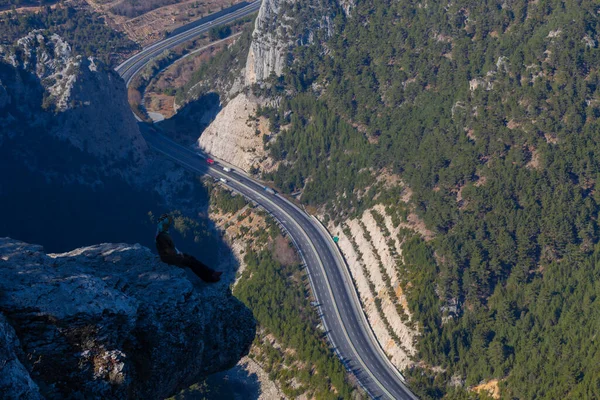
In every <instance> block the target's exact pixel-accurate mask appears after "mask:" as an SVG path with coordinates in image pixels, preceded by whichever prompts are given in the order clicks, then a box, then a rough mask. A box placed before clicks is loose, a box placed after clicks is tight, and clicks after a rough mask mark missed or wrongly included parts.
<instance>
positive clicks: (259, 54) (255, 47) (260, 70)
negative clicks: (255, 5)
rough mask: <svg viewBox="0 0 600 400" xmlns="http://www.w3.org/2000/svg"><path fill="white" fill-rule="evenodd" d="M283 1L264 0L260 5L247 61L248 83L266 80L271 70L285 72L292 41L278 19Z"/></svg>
mask: <svg viewBox="0 0 600 400" xmlns="http://www.w3.org/2000/svg"><path fill="white" fill-rule="evenodd" d="M291 2H292V1H290V3H291ZM282 3H285V0H264V1H263V2H262V4H261V6H260V10H259V11H258V16H257V17H256V23H255V27H254V33H253V40H252V44H251V45H250V51H249V53H248V59H247V61H246V85H251V84H253V83H256V82H258V81H262V80H264V79H265V78H267V77H268V76H269V74H271V72H273V73H275V75H281V73H282V72H283V67H284V66H285V63H286V57H287V52H288V50H289V48H290V46H291V42H289V41H288V40H285V39H284V36H285V31H284V28H283V27H282V25H281V24H279V23H278V21H277V20H278V19H279V18H280V17H281V16H280V15H279V13H280V10H281V4H282Z"/></svg>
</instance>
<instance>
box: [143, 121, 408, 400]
mask: <svg viewBox="0 0 600 400" xmlns="http://www.w3.org/2000/svg"><path fill="white" fill-rule="evenodd" d="M142 130H143V133H144V137H145V139H146V141H147V142H148V144H149V145H150V146H151V147H152V148H153V149H155V150H157V151H159V152H160V153H162V154H164V155H165V156H167V157H168V158H170V159H172V160H173V161H175V162H177V163H178V164H180V165H182V166H184V167H185V168H187V169H188V170H191V171H193V172H196V173H199V174H203V175H209V176H211V177H213V178H215V179H219V180H220V179H225V180H226V182H222V181H221V182H222V183H224V184H226V185H227V186H229V187H230V188H232V189H234V190H235V191H237V192H239V193H240V194H242V195H244V196H245V197H247V198H248V199H250V200H252V201H253V202H255V203H256V204H258V205H259V206H261V207H263V208H264V209H265V210H266V211H268V212H269V213H270V214H271V215H273V217H275V218H276V219H277V221H278V222H279V223H280V225H281V226H283V228H284V229H285V230H286V231H287V232H288V233H289V234H290V236H291V238H292V240H293V241H294V243H295V244H296V246H297V248H298V250H299V251H300V253H301V255H302V258H303V260H304V262H305V264H306V267H307V268H308V272H309V276H310V281H311V285H312V287H313V291H314V293H315V297H316V298H317V303H318V308H319V311H320V314H321V318H322V319H323V321H324V326H325V329H326V330H327V334H328V336H329V339H330V342H331V345H332V346H333V347H334V349H335V351H336V353H337V354H338V356H339V357H340V358H341V359H342V362H343V363H344V365H345V366H346V368H348V369H349V370H350V371H352V372H353V374H354V375H355V376H356V377H357V378H358V380H359V381H360V383H361V384H362V386H363V387H364V388H365V389H366V390H367V392H368V393H369V395H370V396H371V397H373V398H382V399H390V398H391V399H416V397H415V396H414V395H413V394H412V393H411V392H410V391H409V390H408V389H407V388H406V386H405V385H404V383H403V379H402V377H401V375H400V374H399V373H398V371H397V370H396V369H395V368H394V367H393V366H392V365H391V363H390V362H389V361H388V359H387V357H386V356H385V354H384V353H383V351H382V350H381V348H380V347H379V345H378V343H377V341H376V339H375V337H374V335H373V333H372V331H371V329H370V327H369V326H368V324H367V322H366V320H365V318H364V314H363V312H362V310H361V308H360V305H359V303H358V298H357V293H356V291H355V289H354V286H353V284H352V281H351V278H350V276H349V274H348V271H347V268H346V266H345V265H344V261H343V260H342V259H341V256H340V255H339V251H338V249H337V248H336V245H335V243H334V242H333V240H332V239H331V237H330V236H329V234H328V233H327V232H326V231H325V229H324V228H323V227H322V226H321V225H320V224H319V223H318V221H316V220H315V219H314V218H313V217H310V216H309V215H307V214H306V213H305V212H304V211H302V210H300V209H299V208H298V207H297V206H295V205H294V204H292V203H290V202H289V201H288V200H286V199H285V198H283V197H282V196H280V195H278V194H271V193H269V192H267V191H265V188H264V186H262V185H261V184H260V183H259V182H257V181H255V180H253V179H252V178H250V177H249V176H247V175H246V174H244V173H243V172H240V171H238V170H235V167H232V166H230V165H229V164H226V163H222V162H218V161H216V162H215V163H214V164H213V165H209V164H208V163H207V162H206V158H207V155H206V154H204V153H202V152H200V151H193V150H191V149H189V148H186V147H183V146H181V145H179V144H177V143H175V142H173V141H171V140H170V139H168V138H166V137H164V136H162V135H161V134H160V133H158V131H156V130H154V128H143V129H142ZM224 167H229V168H231V171H230V172H226V171H224V170H223V168H224Z"/></svg>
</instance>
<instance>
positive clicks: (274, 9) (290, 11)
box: [246, 0, 339, 85]
mask: <svg viewBox="0 0 600 400" xmlns="http://www.w3.org/2000/svg"><path fill="white" fill-rule="evenodd" d="M338 12H339V6H338V5H337V4H336V3H335V2H329V1H327V0H310V1H308V2H306V3H302V4H301V5H299V3H298V2H297V1H295V0H264V1H263V2H262V4H261V6H260V10H259V12H258V16H257V17H256V23H255V27H254V32H253V34H252V38H253V39H252V44H251V45H250V51H249V52H248V58H247V60H246V85H252V84H254V83H256V82H260V81H262V80H264V79H266V78H267V77H268V76H269V75H270V74H271V73H274V74H275V75H277V76H279V75H281V74H282V72H283V69H284V68H285V67H286V66H287V65H288V63H289V62H291V61H292V59H293V57H292V50H293V48H294V47H296V46H303V45H306V44H311V43H314V42H317V43H319V42H321V41H322V40H323V39H326V38H328V37H330V36H331V35H332V34H333V23H332V21H333V18H334V17H335V15H336V13H338Z"/></svg>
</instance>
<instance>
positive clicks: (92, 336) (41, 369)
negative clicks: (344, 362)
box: [0, 238, 256, 399]
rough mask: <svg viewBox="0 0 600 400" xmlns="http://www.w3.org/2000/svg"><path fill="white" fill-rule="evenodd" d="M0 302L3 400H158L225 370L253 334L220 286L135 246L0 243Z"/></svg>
mask: <svg viewBox="0 0 600 400" xmlns="http://www.w3.org/2000/svg"><path fill="white" fill-rule="evenodd" d="M0 294H1V295H0V311H1V312H2V313H3V314H4V315H5V316H6V319H5V318H4V317H1V318H0V358H1V359H0V370H1V373H0V377H1V378H0V389H3V396H5V397H3V398H39V395H38V394H37V393H38V392H37V387H39V392H40V393H41V394H42V395H43V396H44V397H46V398H49V399H59V398H113V399H123V398H147V399H158V398H165V397H168V396H170V395H173V394H174V393H175V392H176V391H177V390H178V389H180V388H182V387H185V386H186V385H190V384H193V383H195V382H196V381H197V380H198V379H200V378H202V377H204V376H206V375H208V374H211V373H214V372H217V371H221V370H225V369H227V368H231V367H232V366H233V365H235V364H236V363H237V362H238V361H239V360H240V358H241V357H243V356H244V355H245V354H247V352H248V349H249V347H250V344H251V343H252V340H253V339H254V335H255V329H256V328H255V321H254V319H253V317H252V314H251V312H250V311H249V310H248V309H247V308H246V307H245V306H244V305H243V304H242V303H241V302H240V301H238V300H237V299H235V298H234V297H232V296H231V293H230V291H229V289H228V288H227V286H226V284H224V283H223V284H212V285H208V284H205V283H203V282H201V281H199V280H198V278H196V277H195V276H194V275H193V274H191V272H189V271H186V270H183V269H180V268H177V267H173V266H169V265H166V264H164V263H162V262H160V260H159V259H158V258H157V257H156V256H154V255H153V254H152V253H151V252H150V251H149V250H148V249H147V248H145V247H142V246H140V245H126V244H101V245H96V246H90V247H85V248H80V249H77V250H74V251H71V252H68V253H63V254H45V253H44V252H43V250H42V248H41V246H35V245H29V244H27V243H23V242H19V241H15V240H12V239H9V238H4V239H0ZM0 315H2V314H0ZM7 321H8V323H7ZM13 328H14V331H13ZM15 332H16V335H15V334H14V333H15ZM17 338H18V339H17ZM7 382H8V384H7ZM11 382H14V383H15V384H12V383H11ZM36 385H37V386H36ZM36 396H37V397H36Z"/></svg>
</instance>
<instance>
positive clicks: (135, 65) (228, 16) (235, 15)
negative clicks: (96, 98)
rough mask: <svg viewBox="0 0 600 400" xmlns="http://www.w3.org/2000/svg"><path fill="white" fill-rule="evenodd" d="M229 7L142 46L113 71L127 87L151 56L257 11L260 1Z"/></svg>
mask: <svg viewBox="0 0 600 400" xmlns="http://www.w3.org/2000/svg"><path fill="white" fill-rule="evenodd" d="M230 8H231V9H233V11H232V12H230V13H225V14H224V15H221V16H219V17H218V18H214V19H212V18H210V16H209V17H206V18H204V19H206V20H207V22H206V23H203V24H194V25H192V26H190V29H188V30H186V31H183V32H180V33H178V34H176V35H173V36H170V37H167V38H166V39H164V40H161V41H159V42H156V43H154V44H152V45H150V46H148V47H146V48H144V49H143V50H142V51H140V52H139V53H137V54H135V55H134V56H132V57H130V58H128V59H127V60H125V61H124V62H123V63H121V64H120V65H119V66H118V67H117V68H115V71H117V72H118V73H119V75H121V77H122V78H123V80H125V83H126V84H127V86H128V87H129V84H130V83H131V80H132V79H133V77H134V76H135V75H136V74H137V73H138V72H140V71H141V70H142V69H143V68H144V67H145V66H146V64H148V63H149V62H150V61H151V60H152V59H153V58H156V57H158V56H159V55H161V54H162V53H163V52H164V51H165V50H170V49H172V48H174V47H176V46H179V45H180V44H182V43H185V42H187V41H189V40H193V39H195V38H197V37H198V36H200V35H201V34H203V33H205V32H207V31H209V30H210V29H211V28H212V27H215V26H220V25H226V24H229V23H231V22H233V21H235V20H236V19H239V18H242V17H245V16H246V15H249V14H252V13H254V12H257V11H258V9H259V8H260V1H255V2H253V3H250V4H248V5H247V6H245V7H242V8H235V6H233V7H230ZM224 11H227V10H224Z"/></svg>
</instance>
